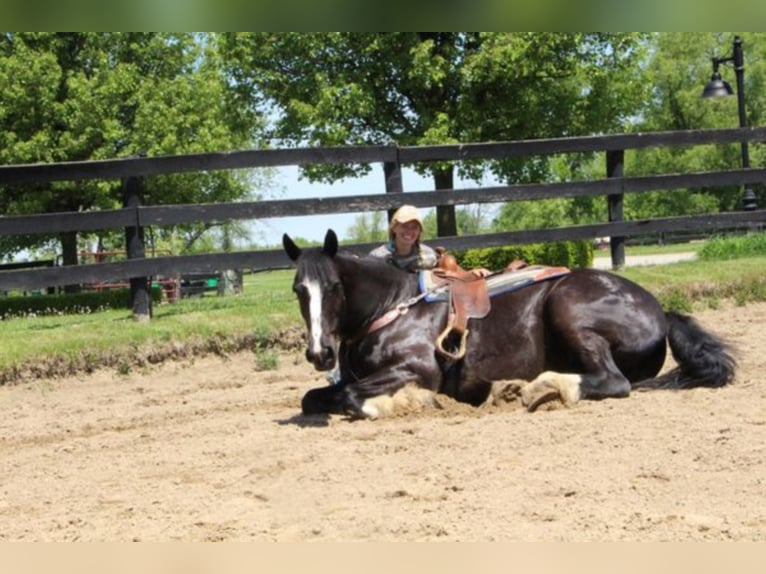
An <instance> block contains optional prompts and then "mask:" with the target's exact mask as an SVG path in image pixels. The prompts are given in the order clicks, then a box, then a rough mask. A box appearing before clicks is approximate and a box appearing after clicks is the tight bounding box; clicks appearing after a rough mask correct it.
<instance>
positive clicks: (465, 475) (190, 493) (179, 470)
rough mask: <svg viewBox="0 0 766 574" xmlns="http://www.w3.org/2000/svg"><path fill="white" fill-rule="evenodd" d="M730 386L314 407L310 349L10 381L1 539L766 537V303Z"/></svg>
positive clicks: (2, 440)
mask: <svg viewBox="0 0 766 574" xmlns="http://www.w3.org/2000/svg"><path fill="white" fill-rule="evenodd" d="M695 316H696V317H697V318H698V319H699V320H700V322H701V323H702V324H703V325H706V326H707V327H709V328H711V329H712V330H714V331H715V332H717V333H718V334H720V335H723V336H725V337H726V338H728V339H729V340H730V341H731V342H732V343H734V344H735V345H736V346H737V347H738V350H739V351H738V357H739V361H740V370H739V375H738V377H737V380H736V382H735V384H734V385H733V386H731V387H729V388H725V389H718V390H708V389H696V390H692V391H681V392H667V391H654V392H643V393H634V394H633V395H631V397H630V398H627V399H622V400H607V401H603V402H599V403H591V402H588V403H580V404H579V405H577V406H575V407H574V408H571V409H564V408H559V409H554V410H544V411H541V412H536V413H527V412H525V411H523V410H520V409H519V408H517V407H515V406H514V405H509V406H506V407H503V408H499V407H492V408H486V409H472V408H470V407H466V406H464V405H457V404H455V403H453V402H451V401H449V400H443V401H442V404H443V407H444V408H442V409H441V410H436V409H429V410H421V411H419V412H413V413H410V414H407V415H403V416H398V417H394V418H390V419H383V420H377V421H368V420H363V421H354V422H350V421H348V420H346V419H344V418H343V417H339V416H333V417H330V418H322V417H303V416H301V415H300V413H299V411H300V408H299V404H300V398H301V396H302V395H303V393H304V392H305V391H306V390H308V389H309V388H312V387H314V386H318V385H322V384H324V383H323V378H322V375H321V374H320V373H316V372H314V371H313V370H312V369H311V368H310V367H309V365H308V364H306V363H305V362H304V360H303V358H302V356H300V355H284V356H282V358H281V361H280V368H279V370H277V371H267V372H256V371H255V370H254V365H255V360H254V356H253V355H252V354H249V353H242V354H238V355H234V356H231V357H229V358H219V357H215V358H213V357H208V358H200V359H198V360H196V361H194V362H185V363H171V364H165V365H162V366H160V367H156V368H152V369H150V370H147V371H144V372H135V373H132V374H128V375H119V374H117V373H115V372H113V371H106V370H105V371H102V372H98V373H96V374H93V375H88V376H82V377H77V378H67V379H56V380H45V381H36V382H32V383H25V384H20V385H16V386H7V387H1V388H0V477H1V478H0V481H1V482H0V541H18V540H26V541H73V540H83V541H91V540H96V541H131V540H143V541H171V540H185V541H205V540H231V541H236V540H246V541H247V540H275V541H296V540H298V541H313V540H329V541H367V540H370V541H381V540H382V541H388V540H397V541H409V540H431V541H436V540H439V541H441V540H444V541H508V540H545V541H593V540H603V541H614V540H632V541H649V540H676V541H687V540H694V541H723V540H737V541H745V540H761V541H762V540H766V450H765V449H766V380H765V379H766V347H765V346H764V344H763V341H764V337H763V329H764V327H763V326H764V325H765V324H766V304H763V303H761V304H753V305H749V306H747V307H733V306H727V307H726V308H725V309H721V310H717V311H705V312H699V313H696V314H695Z"/></svg>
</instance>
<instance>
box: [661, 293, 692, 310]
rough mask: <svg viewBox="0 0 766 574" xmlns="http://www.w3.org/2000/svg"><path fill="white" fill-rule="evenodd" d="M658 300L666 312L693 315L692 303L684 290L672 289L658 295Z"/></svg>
mask: <svg viewBox="0 0 766 574" xmlns="http://www.w3.org/2000/svg"><path fill="white" fill-rule="evenodd" d="M657 299H658V300H659V302H660V305H662V308H663V309H665V311H677V312H679V313H691V312H692V302H691V299H690V298H689V296H688V295H687V294H686V293H685V292H684V291H683V290H682V289H670V290H668V291H665V292H662V293H659V294H657Z"/></svg>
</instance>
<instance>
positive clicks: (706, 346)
mask: <svg viewBox="0 0 766 574" xmlns="http://www.w3.org/2000/svg"><path fill="white" fill-rule="evenodd" d="M665 316H666V317H667V320H668V324H669V329H668V343H669V344H670V351H671V352H672V353H673V358H674V359H675V360H676V363H677V364H678V366H677V367H675V368H674V369H672V370H671V371H668V372H667V373H665V374H663V375H660V376H658V377H655V378H653V379H647V380H644V381H639V382H637V383H634V384H633V388H634V389H691V388H693V387H723V386H724V385H727V384H729V383H731V382H732V380H733V379H734V374H735V370H736V367H737V361H736V360H735V359H734V357H733V356H732V354H731V350H730V347H729V345H728V344H727V343H725V342H724V341H723V340H721V339H719V338H718V337H717V336H715V335H713V334H712V333H710V332H709V331H706V330H705V329H703V328H702V326H701V325H700V324H699V323H697V321H695V320H694V319H693V318H691V317H689V316H687V315H682V314H680V313H674V312H668V313H665Z"/></svg>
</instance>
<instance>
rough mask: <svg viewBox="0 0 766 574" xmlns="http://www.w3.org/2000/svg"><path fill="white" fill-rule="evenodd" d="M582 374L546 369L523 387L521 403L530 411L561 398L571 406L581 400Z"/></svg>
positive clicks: (565, 403)
mask: <svg viewBox="0 0 766 574" xmlns="http://www.w3.org/2000/svg"><path fill="white" fill-rule="evenodd" d="M581 381H582V377H581V376H580V375H571V374H562V373H555V372H552V371H546V372H545V373H542V374H541V375H539V376H538V377H537V378H536V379H535V380H534V381H532V382H531V383H529V384H528V385H527V386H525V387H524V388H523V389H521V403H522V404H523V405H524V406H525V407H527V410H528V411H529V412H534V411H536V410H537V409H538V408H539V407H540V406H541V405H543V404H545V403H547V402H549V401H552V400H554V399H559V400H560V401H561V402H562V403H563V404H564V406H567V407H571V406H573V405H574V404H576V403H577V402H578V401H579V400H580V382H581Z"/></svg>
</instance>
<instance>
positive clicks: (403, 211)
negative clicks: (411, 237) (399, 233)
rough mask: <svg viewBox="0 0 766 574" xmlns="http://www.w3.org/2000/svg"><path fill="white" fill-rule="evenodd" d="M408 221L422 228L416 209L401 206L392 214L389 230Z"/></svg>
mask: <svg viewBox="0 0 766 574" xmlns="http://www.w3.org/2000/svg"><path fill="white" fill-rule="evenodd" d="M408 221H417V222H418V223H419V224H420V227H421V229H422V228H423V218H422V217H420V213H418V209H417V207H415V206H414V205H402V206H401V207H400V208H399V209H397V210H396V212H394V216H393V217H392V218H391V223H390V224H389V229H392V228H393V227H394V225H395V224H397V223H407V222H408Z"/></svg>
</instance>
